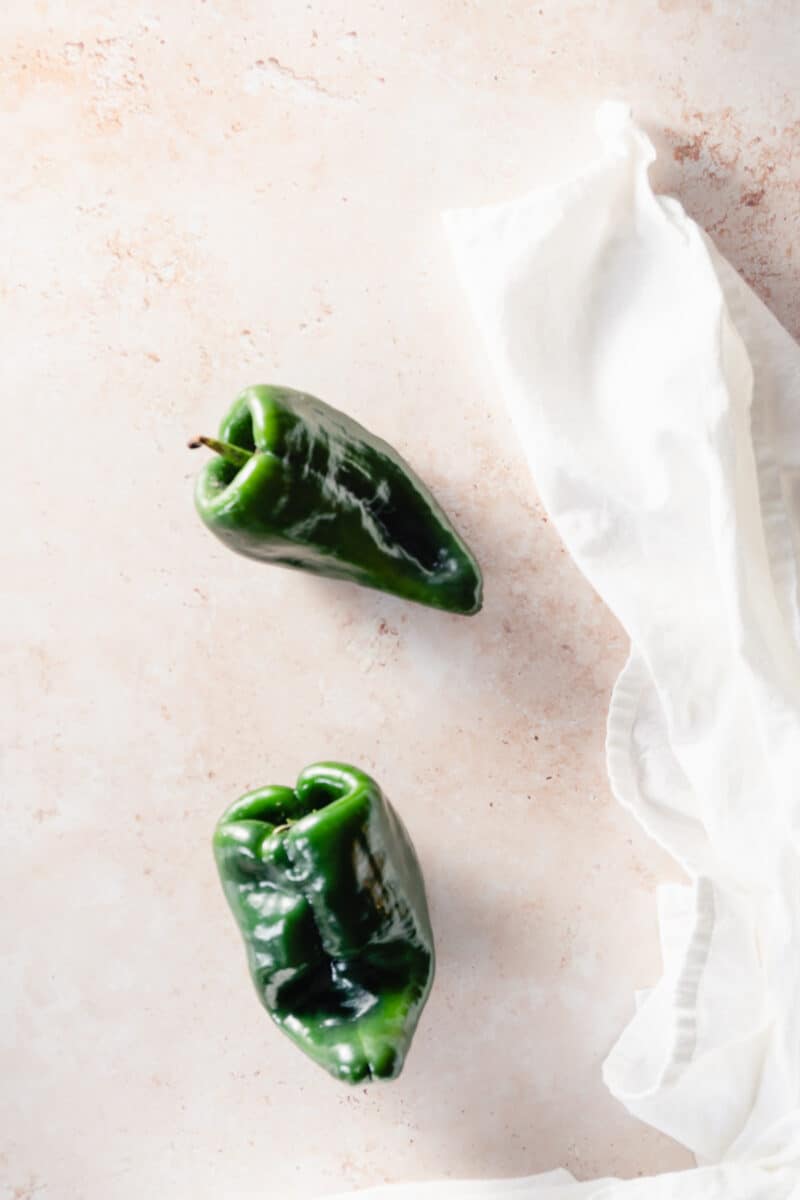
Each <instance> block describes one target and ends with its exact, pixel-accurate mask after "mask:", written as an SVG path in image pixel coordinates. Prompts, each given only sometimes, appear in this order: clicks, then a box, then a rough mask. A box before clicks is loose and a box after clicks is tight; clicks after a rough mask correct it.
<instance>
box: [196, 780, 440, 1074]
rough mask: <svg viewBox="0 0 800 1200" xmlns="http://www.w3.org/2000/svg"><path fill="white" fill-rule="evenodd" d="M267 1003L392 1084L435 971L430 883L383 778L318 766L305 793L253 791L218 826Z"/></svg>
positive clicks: (217, 847) (340, 1060)
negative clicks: (428, 894) (383, 787)
mask: <svg viewBox="0 0 800 1200" xmlns="http://www.w3.org/2000/svg"><path fill="white" fill-rule="evenodd" d="M214 854H215V858H216V861H217V867H218V869H219V874H220V879H221V881H222V886H223V888H224V890H225V895H226V897H227V899H228V903H229V904H230V907H231V909H232V911H233V915H234V917H235V918H236V921H237V923H238V925H239V929H240V931H241V933H242V935H243V937H244V943H245V947H246V950H247V960H248V963H249V966H250V974H251V976H252V979H253V983H254V984H255V987H256V991H257V992H258V995H259V997H260V999H261V1002H262V1003H263V1005H264V1006H265V1008H266V1009H267V1011H268V1012H269V1014H270V1016H271V1017H272V1019H273V1020H274V1021H275V1022H276V1024H277V1025H279V1026H280V1028H281V1029H282V1030H283V1031H284V1033H286V1034H288V1036H289V1037H290V1038H291V1039H292V1041H294V1042H295V1043H296V1044H297V1045H298V1046H299V1047H300V1049H301V1050H304V1051H305V1053H306V1054H308V1055H309V1057H310V1058H313V1059H314V1061H315V1062H317V1063H319V1065H320V1066H322V1067H324V1068H325V1070H326V1071H329V1072H330V1074H331V1075H333V1076H334V1077H335V1078H336V1079H340V1080H343V1081H344V1082H346V1083H359V1082H361V1081H363V1080H370V1079H393V1078H395V1077H396V1076H397V1075H398V1074H399V1073H400V1070H401V1069H402V1066H403V1061H404V1059H405V1055H406V1052H407V1050H408V1047H409V1044H410V1042H411V1038H412V1037H413V1034H414V1030H415V1028H416V1025H417V1021H418V1020H419V1016H420V1013H421V1011H422V1009H423V1007H424V1005H425V1001H426V1000H427V998H428V993H429V992H430V988H431V984H432V982H433V972H434V949H433V935H432V932H431V925H430V919H429V917H428V907H427V903H426V900H425V887H424V884H423V880H422V873H421V871H420V867H419V863H418V861H417V857H416V854H415V853H414V847H413V846H412V844H411V841H410V839H409V836H408V834H407V832H406V830H405V828H404V826H403V824H402V822H401V821H400V819H399V817H398V816H397V814H396V813H395V812H394V810H393V809H392V807H391V806H390V804H389V803H388V801H387V800H386V799H385V797H384V796H383V793H382V792H381V789H380V788H379V787H378V785H377V783H376V782H375V781H374V780H373V779H371V778H370V777H369V776H368V775H365V774H364V772H363V771H359V770H357V769H356V768H355V767H350V766H345V765H343V764H340V763H317V764H315V765H314V766H311V767H307V768H306V770H305V771H303V772H302V774H301V775H300V778H299V779H298V781H297V785H296V787H295V788H294V789H292V788H289V787H264V788H260V789H258V790H257V791H253V792H248V793H247V795H245V796H242V798H241V799H240V800H237V801H236V803H235V804H233V805H232V806H231V807H230V808H229V809H228V810H227V812H225V813H224V814H223V816H222V817H221V818H220V821H219V823H218V825H217V829H216V832H215V835H214Z"/></svg>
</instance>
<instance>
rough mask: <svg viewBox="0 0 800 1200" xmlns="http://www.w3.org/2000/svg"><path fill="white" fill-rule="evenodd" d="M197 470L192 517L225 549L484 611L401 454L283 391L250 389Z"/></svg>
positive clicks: (324, 407) (456, 548) (473, 572)
mask: <svg viewBox="0 0 800 1200" xmlns="http://www.w3.org/2000/svg"><path fill="white" fill-rule="evenodd" d="M189 444H190V445H191V446H197V445H201V444H202V445H206V446H208V447H209V448H210V449H212V450H215V451H216V452H217V453H218V454H219V456H220V457H219V458H216V459H213V460H211V461H210V462H208V463H207V464H206V466H205V467H204V468H203V470H202V471H201V473H200V476H199V478H198V481H197V488H196V491H195V503H196V506H197V511H198V512H199V514H200V516H201V517H202V519H203V521H204V522H205V524H206V525H207V526H208V528H209V529H210V530H211V531H212V532H213V533H215V534H216V535H217V537H218V538H220V539H221V540H222V541H223V542H224V543H225V545H227V546H229V547H230V548H231V549H232V550H236V551H238V552H239V553H240V554H245V555H247V556H248V557H250V558H257V559H262V560H265V561H267V562H273V563H278V564H281V565H283V566H286V567H299V568H302V569H303V570H306V571H313V572H315V573H317V574H319V575H328V576H331V577H333V578H335V579H348V580H351V581H353V582H354V583H360V584H362V585H364V586H365V587H371V588H378V589H380V590H381V591H384V592H391V593H393V594H394V595H396V596H403V597H405V598H406V599H408V600H416V601H417V602H418V603H420V604H428V605H431V606H433V607H434V608H442V609H447V610H448V611H450V612H457V613H466V614H469V613H474V612H477V611H478V609H479V608H480V606H481V573H480V569H479V567H478V564H477V562H476V560H475V558H474V557H473V556H472V554H471V553H470V551H469V549H468V548H467V546H466V545H465V543H464V542H463V541H462V540H461V538H460V537H459V536H458V534H457V533H456V531H455V529H454V528H453V526H452V525H451V524H450V522H449V520H448V519H447V517H446V516H445V514H444V512H443V511H442V509H441V508H440V507H439V505H438V504H437V503H436V501H435V500H434V498H433V496H432V495H431V494H430V492H429V491H428V489H427V488H426V487H425V485H424V484H423V483H422V481H421V480H420V479H419V478H418V477H417V476H416V475H415V474H414V472H413V471H412V470H411V468H410V467H409V466H408V464H407V463H405V462H404V461H403V459H402V458H401V457H400V455H399V454H398V453H397V452H396V451H395V450H393V449H392V447H391V446H389V445H387V444H386V442H383V441H381V440H380V438H377V437H374V436H373V434H371V433H369V432H368V431H367V430H366V429H364V428H363V426H361V425H359V424H358V423H357V422H356V421H354V420H352V419H351V418H350V417H348V416H345V414H344V413H341V412H338V411H337V410H336V409H335V408H331V407H330V405H328V404H325V403H324V402H323V401H322V400H317V399H316V398H315V397H314V396H308V395H306V394H304V393H302V392H296V391H294V390H292V389H291V388H284V387H271V386H266V385H263V386H258V387H249V388H247V389H246V390H245V391H243V392H242V393H241V395H240V396H238V397H237V399H236V401H235V402H234V404H233V407H232V408H231V410H230V412H229V413H228V415H227V416H226V417H225V419H224V421H223V422H222V425H221V427H220V436H219V438H218V439H217V438H205V437H203V438H195V439H193V440H192V442H190V443H189Z"/></svg>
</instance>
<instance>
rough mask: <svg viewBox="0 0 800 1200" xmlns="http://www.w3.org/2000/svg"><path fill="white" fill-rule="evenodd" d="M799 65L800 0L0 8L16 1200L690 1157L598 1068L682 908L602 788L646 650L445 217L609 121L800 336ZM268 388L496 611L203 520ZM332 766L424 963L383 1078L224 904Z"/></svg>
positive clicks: (5, 1152)
mask: <svg viewBox="0 0 800 1200" xmlns="http://www.w3.org/2000/svg"><path fill="white" fill-rule="evenodd" d="M799 48H800V10H798V7H797V5H796V4H795V3H793V0H783V2H781V0H762V2H761V3H759V4H744V3H742V4H734V3H730V4H723V3H721V2H720V3H713V4H712V3H709V2H707V3H698V2H695V0H686V2H674V0H672V2H669V3H667V2H663V0H662V3H661V4H660V5H655V4H641V3H639V2H638V0H618V2H613V0H609V2H608V3H603V4H599V3H588V2H587V3H576V2H574V0H560V2H555V0H552V2H550V3H541V4H538V5H537V4H528V3H522V2H521V0H513V2H510V3H500V2H498V3H489V2H486V3H479V2H477V0H473V2H458V3H456V2H455V0H424V2H423V0H418V2H417V3H413V4H412V3H399V4H397V3H388V2H387V3H385V4H380V3H371V2H368V0H353V2H351V3H344V2H340V3H321V2H314V3H299V2H297V0H272V2H271V3H269V4H259V3H255V2H254V0H216V2H212V0H208V2H202V0H171V2H170V3H169V4H156V3H151V4H148V5H143V4H140V3H131V2H130V0H126V3H121V2H116V0H103V2H98V3H93V2H91V0H63V2H62V3H58V2H56V0H52V2H43V0H39V2H38V3H31V4H23V3H11V4H7V5H6V6H5V8H4V12H3V20H2V28H0V50H1V51H2V76H1V77H0V78H1V79H2V83H1V84H0V88H1V89H2V117H1V118H0V130H1V131H2V145H3V161H4V170H3V172H2V188H3V222H2V229H1V230H0V237H2V252H1V253H0V283H1V285H2V294H3V301H4V304H3V333H4V339H3V341H4V353H3V368H4V370H3V379H4V386H3V395H4V418H3V425H2V433H3V437H4V439H5V452H4V455H3V468H4V496H5V515H6V519H5V522H4V530H3V540H4V572H3V585H4V586H3V602H2V609H3V620H2V639H3V647H2V649H3V663H4V670H3V683H4V691H5V699H4V702H3V705H2V740H3V776H2V805H3V837H2V841H3V865H2V873H1V874H0V878H1V879H2V884H1V885H0V887H1V888H2V904H0V924H1V925H2V930H1V931H0V937H1V938H2V945H3V947H4V950H3V987H2V992H1V993H0V1006H1V1008H2V1011H1V1012H0V1050H1V1052H2V1061H1V1062H0V1079H2V1084H0V1101H1V1102H2V1109H3V1111H2V1113H0V1131H1V1132H0V1196H2V1198H3V1200H32V1198H33V1197H36V1200H50V1198H52V1200H85V1198H90V1197H91V1198H95V1197H101V1196H102V1197H104V1198H108V1200H142V1197H158V1198H159V1200H162V1198H163V1200H185V1198H188V1197H191V1200H223V1198H224V1200H240V1198H245V1197H247V1198H251V1197H263V1198H265V1200H266V1198H269V1200H272V1198H275V1200H306V1198H308V1197H312V1196H315V1195H317V1194H320V1193H324V1192H326V1191H328V1192H331V1191H335V1190H336V1191H338V1190H340V1189H342V1188H346V1187H348V1186H352V1187H356V1186H360V1185H367V1184H374V1183H378V1182H382V1181H384V1180H397V1179H414V1178H426V1177H433V1176H464V1175H467V1176H470V1175H514V1174H524V1173H529V1172H532V1171H535V1170H541V1169H545V1168H548V1167H552V1166H555V1165H558V1164H563V1165H565V1166H568V1167H569V1168H570V1169H571V1170H573V1171H574V1172H575V1173H576V1174H577V1175H578V1176H579V1177H582V1178H584V1177H589V1176H593V1175H596V1174H621V1175H626V1176H627V1175H634V1174H637V1173H649V1172H654V1171H662V1170H665V1169H668V1168H673V1167H679V1166H681V1165H684V1164H686V1163H687V1162H688V1156H687V1155H686V1154H685V1152H684V1151H682V1150H681V1149H680V1148H679V1147H677V1146H675V1145H673V1144H671V1143H669V1142H668V1141H667V1140H666V1139H664V1138H663V1137H661V1136H659V1135H657V1134H656V1133H655V1132H653V1131H652V1130H649V1129H646V1128H644V1127H642V1126H640V1125H638V1124H637V1123H636V1122H634V1121H633V1120H632V1119H631V1118H629V1117H628V1116H627V1114H626V1113H625V1112H624V1111H623V1110H622V1108H621V1107H620V1106H619V1105H618V1104H617V1103H616V1102H615V1101H614V1100H613V1099H612V1098H611V1097H610V1096H609V1095H608V1094H607V1093H606V1092H605V1090H604V1088H603V1085H602V1082H601V1078H600V1064H601V1061H602V1059H603V1057H604V1056H605V1054H606V1052H607V1051H608V1049H609V1048H610V1046H611V1044H612V1042H613V1041H614V1039H615V1037H616V1035H617V1034H618V1032H619V1031H620V1030H621V1028H622V1027H623V1025H624V1023H625V1022H626V1020H627V1018H628V1017H629V1015H630V1014H631V1013H632V1011H633V1003H634V1000H633V992H634V989H636V988H638V987H643V986H647V985H648V984H650V983H652V982H653V981H654V980H655V979H656V978H657V975H658V972H659V952H658V947H657V944H656V926H655V912H654V900H653V889H654V887H655V886H656V884H657V882H658V881H659V880H665V879H676V878H678V877H679V876H678V872H677V869H676V868H675V867H674V866H673V865H672V864H671V863H669V862H668V861H667V859H666V858H665V857H664V856H663V855H661V854H660V853H658V852H657V851H656V850H655V849H654V847H653V846H651V845H649V844H648V843H647V841H646V840H645V838H644V837H643V835H642V834H640V832H639V831H638V830H637V828H636V827H634V826H633V825H632V824H631V822H630V820H629V819H628V818H627V817H626V816H625V815H624V814H623V813H622V812H621V811H620V810H619V809H618V807H617V805H616V804H615V802H614V800H613V798H612V797H611V795H610V793H609V789H608V785H607V781H606V775H605V764H604V758H603V736H604V723H605V716H606V709H607V705H608V699H609V693H610V689H611V686H612V683H613V680H614V678H615V676H616V674H617V672H618V671H619V669H620V667H621V665H622V663H623V661H624V657H625V652H626V642H625V638H624V636H623V635H622V633H621V631H620V629H619V628H618V626H617V625H616V624H615V622H614V619H613V618H612V617H611V615H610V614H609V613H608V612H607V611H606V610H605V609H604V607H603V605H602V604H601V603H600V602H599V600H598V598H597V597H596V596H595V595H594V594H593V593H592V591H591V590H590V588H589V587H588V586H587V585H586V583H585V582H584V581H583V580H582V579H581V578H580V577H579V575H578V574H577V572H576V570H575V569H574V567H573V565H572V563H571V562H570V560H569V559H568V557H567V555H566V554H565V552H564V550H563V549H562V547H561V545H560V543H559V540H558V538H557V537H556V535H555V534H554V532H553V531H552V530H551V529H550V528H549V526H548V521H547V517H546V515H545V513H544V512H543V511H542V508H541V506H540V504H539V503H538V501H537V497H536V493H535V489H534V483H533V482H532V481H531V479H530V478H529V475H528V473H527V470H526V468H525V466H524V463H523V460H522V456H521V453H520V451H519V448H518V446H517V445H516V442H515V438H514V436H513V434H512V431H511V428H510V424H509V421H508V418H507V416H506V413H505V411H504V407H503V403H502V399H501V397H499V396H498V395H497V394H496V390H495V387H494V384H493V381H492V378H491V376H490V373H489V369H488V366H487V364H486V362H485V359H484V356H483V354H482V352H481V350H480V348H479V346H478V345H477V339H476V336H475V333H474V330H473V327H472V325H471V323H470V318H469V315H468V312H467V307H466V304H465V302H464V298H463V296H462V295H461V293H460V291H459V288H458V285H457V282H456V278H455V272H454V270H453V269H452V265H451V263H450V261H449V257H448V252H447V248H446V245H445V242H444V238H443V236H442V232H441V226H440V222H439V213H440V211H441V210H442V209H444V208H449V207H455V206H459V205H476V204H481V203H488V202H493V201H499V200H502V199H505V198H510V197H513V196H515V195H517V194H519V193H520V192H521V191H523V190H525V189H528V188H531V187H535V186H541V185H544V184H547V183H548V182H550V181H553V180H555V179H557V178H560V177H562V176H563V175H564V174H565V173H567V172H569V171H570V170H573V169H574V168H575V167H576V166H577V165H578V164H579V163H581V162H583V161H584V160H585V158H586V155H587V154H589V153H591V152H592V120H591V114H592V111H593V109H594V107H595V105H596V104H597V102H598V101H599V100H600V99H602V98H604V97H607V96H610V95H616V96H622V97H625V98H627V99H628V100H629V101H630V102H631V103H632V104H633V106H634V109H635V112H636V114H637V116H638V118H639V119H640V120H642V121H643V122H644V123H645V125H646V127H647V129H648V132H650V133H651V135H652V136H653V137H654V138H655V141H656V143H657V145H658V146H659V149H660V152H661V158H660V159H659V162H658V164H657V165H656V168H655V178H656V180H657V182H658V184H659V185H660V186H661V187H662V188H663V189H665V190H669V191H672V192H674V193H676V194H678V195H679V196H680V197H681V199H682V200H683V202H684V203H685V205H686V207H687V208H688V210H689V212H690V213H691V214H692V215H693V216H695V217H696V218H697V219H698V220H700V221H701V222H702V223H703V224H704V225H705V227H706V228H707V229H709V230H710V231H711V232H712V233H713V234H714V236H715V237H716V239H717V241H718V243H719V245H720V246H721V248H722V250H723V251H724V252H725V253H726V254H727V255H728V256H729V258H730V259H731V260H732V261H733V263H734V264H735V265H736V266H737V267H738V268H739V269H740V270H741V271H742V272H743V273H744V275H745V276H746V277H747V278H748V280H749V281H750V282H751V283H753V285H754V286H755V288H756V290H757V291H758V292H759V294H760V295H762V296H763V297H764V299H765V300H766V301H767V302H768V303H769V304H770V306H771V307H772V308H773V310H774V311H775V312H776V313H777V315H778V316H779V317H780V318H781V319H782V320H783V321H784V322H785V323H786V324H787V326H788V327H789V328H790V329H791V330H792V331H793V332H794V333H797V332H798V326H799V325H800V288H798V279H797V263H796V260H795V259H794V258H793V252H794V249H795V247H796V245H797V233H798V217H797V213H798V189H799V188H800V183H798V169H797V168H798V162H797V153H798V145H799V137H800V91H798V88H797V72H796V65H797V56H798V49H799ZM260 381H278V382H284V383H287V384H291V385H294V386H297V387H301V388H306V389H308V390H310V391H313V392H316V393H318V394H319V395H321V396H323V397H324V398H325V399H327V400H328V401H330V402H331V403H333V404H335V405H338V406H340V407H343V408H345V409H346V410H347V411H348V412H350V413H352V415H353V416H355V417H356V418H358V419H359V420H361V421H363V422H364V423H365V424H367V425H369V426H370V427H371V428H373V429H374V430H375V431H376V432H378V433H380V434H382V435H383V436H384V437H386V438H387V439H388V440H389V441H391V442H393V443H394V444H395V445H396V446H397V447H398V449H400V450H401V452H402V453H403V454H405V455H406V456H407V458H408V459H409V460H410V461H411V462H412V463H413V464H414V466H415V467H416V468H417V469H418V470H419V472H420V473H421V474H422V475H423V476H424V477H425V478H426V479H427V480H428V481H429V482H430V484H431V485H432V486H433V487H434V489H435V491H436V492H437V494H438V496H439V497H440V498H441V500H442V502H443V503H444V505H445V506H446V507H447V509H448V510H449V511H450V512H451V514H452V515H453V516H454V517H455V518H456V520H457V522H458V525H459V527H460V528H461V529H462V531H463V532H464V534H465V535H466V537H467V538H468V539H469V541H470V542H471V543H472V545H473V546H474V548H475V550H476V551H477V553H478V554H479V557H480V559H481V561H482V563H483V565H484V568H485V581H486V605H485V609H484V611H483V613H482V614H481V615H480V616H479V617H477V618H474V619H459V618H451V617H446V616H442V615H440V614H437V613H435V612H429V611H426V610H423V609H416V608H412V607H411V606H408V605H405V604H402V603H400V602H395V601H393V600H390V599H386V598H383V597H381V596H379V595H376V594H369V593H367V592H363V591H358V590H355V589H352V588H350V587H348V586H342V585H335V584H330V583H325V582H321V581H314V580H309V579H306V578H303V577H302V576H300V575H297V574H292V573H289V572H285V571H279V570H273V569H269V568H265V567H261V566H259V565H257V564H253V563H250V562H246V561H244V560H238V559H236V558H235V557H233V556H232V555H230V554H229V553H227V552H226V551H225V549H224V548H223V547H222V546H221V545H219V544H218V543H216V542H215V541H214V540H213V539H212V538H211V537H210V536H209V535H208V533H207V532H206V531H205V530H204V529H203V528H202V527H201V525H200V523H199V521H198V520H196V518H195V516H194V513H193V510H192V502H191V491H192V475H193V472H194V471H195V470H196V468H197V466H198V463H197V459H196V458H194V457H192V455H191V454H190V453H189V452H188V451H187V450H186V449H185V441H186V438H187V437H188V436H190V435H192V434H195V433H198V432H213V430H214V428H215V426H216V422H217V420H218V418H219V416H220V415H221V413H222V412H223V411H224V409H225V408H226V407H227V405H228V403H229V402H230V400H231V398H232V397H233V395H234V394H235V393H236V391H237V390H238V389H239V388H240V387H242V386H243V385H245V384H248V383H252V382H260ZM320 757H331V758H342V759H345V760H347V759H350V760H352V761H354V762H356V763H358V764H360V765H362V766H363V767H365V768H366V769H367V770H370V771H372V772H374V773H375V775H376V776H377V777H378V778H379V779H380V781H381V783H382V784H383V785H384V787H385V788H386V790H387V793H388V794H389V796H390V797H391V798H392V800H393V802H394V804H395V805H396V806H397V807H398V809H399V810H400V811H401V813H402V814H403V816H404V818H405V820H406V822H407V824H408V826H409V828H410V830H411V832H412V834H413V836H414V839H415V841H416V844H417V847H418V850H419V852H420V855H421V858H422V861H423V864H424V867H425V869H426V872H427V877H428V881H429V893H430V901H431V908H432V916H433V920H434V924H435V928H436V932H437V936H438V949H439V970H438V978H437V983H436V986H435V989H434V992H433V995H432V998H431V1001H430V1003H429V1006H428V1008H427V1010H426V1013H425V1015H424V1017H423V1020H422V1023H421V1026H420V1029H419V1032H418V1034H417V1038H416V1041H415V1045H414V1047H413V1049H412V1052H411V1055H410V1058H409V1061H408V1064H407V1067H406V1070H405V1073H404V1074H403V1076H402V1078H401V1079H400V1080H399V1081H398V1082H397V1083H395V1084H392V1085H389V1086H383V1087H377V1086H376V1087H374V1088H372V1089H357V1090H355V1091H348V1090H347V1089H346V1088H344V1087H342V1086H341V1085H337V1084H336V1083H334V1082H333V1081H332V1080H331V1079H329V1078H327V1077H326V1076H325V1075H324V1074H323V1073H322V1072H321V1071H319V1069H318V1068H316V1067H315V1066H314V1065H313V1064H312V1063H310V1062H309V1061H307V1060H306V1059H304V1058H303V1057H302V1056H301V1055H300V1054H298V1053H297V1051H296V1050H294V1049H293V1048H292V1046H291V1045H290V1044H289V1042H288V1041H287V1040H285V1039H284V1038H282V1037H281V1036H280V1034H279V1033H278V1031H277V1030H275V1029H274V1028H273V1027H272V1026H271V1024H270V1022H269V1020H268V1019H267V1018H266V1016H265V1015H264V1014H263V1013H262V1011H261V1010H260V1008H259V1006H258V1003H257V1002H256V1000H255V998H254V995H253V993H252V990H251V986H250V982H249V979H248V977H247V971H246V968H245V963H244V956H243V952H242V948H241V946H240V944H239V940H238V935H237V932H236V930H235V928H234V926H233V923H232V921H231V919H230V915H229V913H228V912H227V910H226V907H225V904H224V901H223V898H222V895H221V892H220V889H219V886H218V883H217V880H216V878H215V873H214V866H213V862H212V858H211V853H210V848H209V840H210V835H211V830H212V828H213V824H214V821H215V819H216V816H217V815H218V813H219V812H220V811H221V809H222V808H223V807H224V806H225V805H226V804H228V803H229V802H230V801H231V800H232V799H234V798H235V797H236V796H237V795H239V794H240V793H241V792H242V791H244V790H245V789H246V788H250V787H253V786H255V785H257V784H261V783H266V782H291V781H292V779H293V778H294V776H295V775H296V773H297V771H298V770H299V769H300V768H301V767H302V766H304V765H305V764H306V763H308V762H311V761H313V760H315V759H318V758H320Z"/></svg>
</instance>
